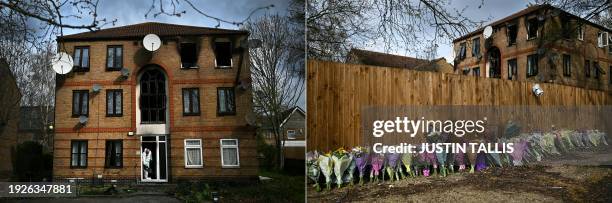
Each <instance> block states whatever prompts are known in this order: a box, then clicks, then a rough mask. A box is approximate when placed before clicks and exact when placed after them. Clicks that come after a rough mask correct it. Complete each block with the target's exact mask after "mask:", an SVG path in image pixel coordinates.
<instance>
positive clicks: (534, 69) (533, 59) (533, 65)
mask: <svg viewBox="0 0 612 203" xmlns="http://www.w3.org/2000/svg"><path fill="white" fill-rule="evenodd" d="M537 74H538V55H537V54H532V55H529V56H527V77H531V76H535V75H537Z"/></svg>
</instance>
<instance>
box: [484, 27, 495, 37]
mask: <svg viewBox="0 0 612 203" xmlns="http://www.w3.org/2000/svg"><path fill="white" fill-rule="evenodd" d="M482 35H483V36H484V38H485V39H489V37H491V35H493V27H491V26H490V25H489V26H487V27H485V28H484V30H483V31H482Z"/></svg>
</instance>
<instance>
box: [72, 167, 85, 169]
mask: <svg viewBox="0 0 612 203" xmlns="http://www.w3.org/2000/svg"><path fill="white" fill-rule="evenodd" d="M70 169H87V166H70Z"/></svg>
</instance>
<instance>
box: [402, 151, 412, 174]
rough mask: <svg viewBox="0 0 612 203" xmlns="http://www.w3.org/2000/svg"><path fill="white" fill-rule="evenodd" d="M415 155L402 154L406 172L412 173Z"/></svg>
mask: <svg viewBox="0 0 612 203" xmlns="http://www.w3.org/2000/svg"><path fill="white" fill-rule="evenodd" d="M413 156H414V155H413V154H411V153H403V154H402V164H404V166H405V167H406V172H408V173H411V169H410V167H411V166H412V157H413Z"/></svg>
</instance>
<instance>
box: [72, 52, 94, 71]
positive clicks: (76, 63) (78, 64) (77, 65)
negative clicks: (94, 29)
mask: <svg viewBox="0 0 612 203" xmlns="http://www.w3.org/2000/svg"><path fill="white" fill-rule="evenodd" d="M83 49H87V67H84V66H82V65H83V64H82V63H83ZM77 50H78V51H77ZM77 53H78V54H79V57H78V58H79V61H74V65H73V71H74V72H88V71H89V67H91V49H90V48H89V46H75V47H74V53H72V59H73V60H76V58H77V57H76V55H77Z"/></svg>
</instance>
